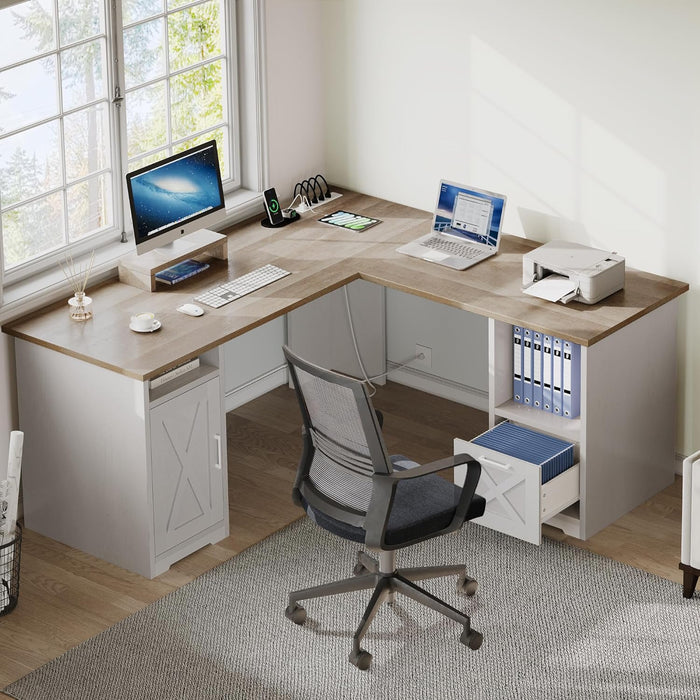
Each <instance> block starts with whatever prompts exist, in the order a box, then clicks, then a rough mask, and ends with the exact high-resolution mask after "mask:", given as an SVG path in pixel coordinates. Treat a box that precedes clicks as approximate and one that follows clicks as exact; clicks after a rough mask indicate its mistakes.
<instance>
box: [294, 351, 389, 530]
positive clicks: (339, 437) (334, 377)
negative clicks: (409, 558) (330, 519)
mask: <svg viewBox="0 0 700 700" xmlns="http://www.w3.org/2000/svg"><path fill="white" fill-rule="evenodd" d="M285 355H286V356H287V360H288V362H289V365H290V372H291V374H292V379H293V382H294V385H295V388H296V390H297V396H298V398H299V403H300V407H301V410H302V415H303V416H304V425H305V428H306V431H307V439H310V441H311V443H312V445H313V449H311V450H310V451H309V454H308V455H307V458H306V462H307V463H306V464H302V465H300V468H301V469H302V470H303V471H304V474H303V479H302V482H305V485H307V486H308V485H311V486H312V487H313V489H314V490H316V491H318V492H319V493H320V494H322V495H323V496H325V497H326V498H327V499H329V500H330V501H332V502H333V503H334V504H336V505H337V506H340V507H341V508H343V507H344V508H347V509H350V510H351V511H354V512H355V513H362V514H364V513H366V511H367V508H368V507H369V503H370V499H371V496H372V475H373V474H374V473H375V471H378V472H381V473H389V472H390V471H391V466H390V464H391V462H390V460H389V458H388V456H387V453H386V449H385V447H384V443H383V440H382V437H381V431H380V429H379V424H378V422H377V419H376V416H375V413H374V409H373V408H372V404H371V401H370V398H369V395H368V394H367V390H366V388H365V386H364V384H363V383H362V382H360V381H358V380H356V379H352V378H350V377H345V376H343V375H340V374H338V373H336V372H331V371H329V370H325V369H323V368H321V367H317V366H315V365H311V364H310V363H307V362H305V361H304V360H301V358H298V357H296V356H295V355H293V354H292V353H291V352H290V351H289V349H288V348H285ZM302 493H303V489H302ZM316 505H317V504H316ZM334 515H335V516H336V517H337V513H335V514H334Z"/></svg>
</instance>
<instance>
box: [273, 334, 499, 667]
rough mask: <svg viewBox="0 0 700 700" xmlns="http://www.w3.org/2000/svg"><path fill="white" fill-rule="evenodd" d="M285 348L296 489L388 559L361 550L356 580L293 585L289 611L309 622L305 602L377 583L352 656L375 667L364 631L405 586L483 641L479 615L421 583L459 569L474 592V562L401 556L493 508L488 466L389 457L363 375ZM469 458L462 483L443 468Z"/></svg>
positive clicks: (323, 515) (317, 518)
mask: <svg viewBox="0 0 700 700" xmlns="http://www.w3.org/2000/svg"><path fill="white" fill-rule="evenodd" d="M284 354H285V357H286V359H287V365H288V367H289V372H290V376H291V378H292V382H293V385H294V388H295V390H296V394H297V398H298V400H299V407H300V409H301V414H302V417H303V428H302V434H303V451H302V455H301V460H300V462H299V466H298V468H297V474H296V479H295V482H294V488H293V493H292V497H293V499H294V501H295V503H297V504H298V505H301V506H302V507H303V508H304V509H305V510H306V512H307V514H308V515H309V517H310V518H311V519H312V520H313V521H314V522H315V523H316V524H317V525H319V526H321V527H322V528H325V529H326V530H329V531H330V532H332V533H333V534H335V535H338V536H339V537H343V538H345V539H348V540H352V541H355V542H359V543H362V544H364V545H365V546H366V547H367V548H369V549H370V550H375V551H376V552H378V561H377V559H375V558H374V557H372V556H370V555H369V554H367V553H366V552H363V551H360V552H358V555H357V563H356V564H355V569H354V572H353V573H354V576H352V577H350V578H346V579H343V580H341V581H335V582H334V583H327V584H323V585H320V586H314V587H312V588H305V589H303V590H299V591H293V592H291V593H290V594H289V605H288V607H287V609H286V610H285V615H286V616H287V617H288V618H289V619H290V620H292V621H293V622H295V623H296V624H298V625H302V624H304V622H305V620H306V611H305V609H304V608H303V607H301V606H300V605H299V604H298V602H299V601H300V600H305V599H309V598H318V597H322V596H328V595H335V594H337V593H347V592H350V591H360V590H366V589H374V592H373V593H372V596H371V598H370V601H369V604H368V605H367V609H366V610H365V614H364V616H363V617H362V621H361V622H360V625H359V627H358V628H357V631H356V632H355V635H354V637H353V646H352V651H351V653H350V657H349V659H350V662H351V663H353V664H354V665H355V666H357V667H358V668H360V669H362V670H365V669H367V668H369V666H370V664H371V662H372V656H371V654H370V653H369V652H368V651H366V650H365V649H362V648H361V647H360V643H361V641H362V638H363V637H364V635H365V633H366V632H367V629H368V628H369V625H370V623H371V621H372V618H373V617H374V615H375V614H376V612H377V610H378V608H379V606H380V605H381V603H382V602H383V601H384V600H388V602H392V601H393V599H394V597H395V594H396V593H403V594H404V595H407V596H408V597H409V598H412V599H413V600H415V601H417V602H419V603H422V604H423V605H426V606H427V607H429V608H431V609H433V610H436V611H437V612H440V613H442V614H443V615H445V616H447V617H449V618H451V619H452V620H455V621H456V622H458V623H459V624H460V625H462V627H463V631H462V633H461V636H460V641H461V642H462V643H463V644H465V645H467V646H468V647H470V648H471V649H478V648H479V647H480V646H481V643H482V641H483V636H482V635H481V633H480V632H477V631H476V630H474V629H472V628H471V623H470V619H469V616H468V615H465V614H464V613H462V612H460V611H459V610H457V609H455V608H453V607H452V606H450V605H448V604H447V603H445V602H444V601H442V600H440V599H439V598H436V597H435V596H433V595H432V594H430V593H428V592H427V591H425V590H423V589H422V588H420V587H419V586H417V585H416V584H415V583H414V581H420V580H424V579H429V578H438V577H441V576H449V575H457V576H458V577H459V578H458V581H457V587H458V590H459V591H460V592H461V593H463V594H465V595H474V593H475V592H476V587H477V582H476V580H475V579H473V578H470V577H469V576H467V575H466V573H465V566H464V565H463V564H461V565H457V564H454V565H448V566H429V567H420V568H410V569H397V568H396V561H395V555H396V550H398V549H402V548H404V547H408V546H410V545H412V544H416V543H417V542H422V541H423V540H427V539H430V538H433V537H437V536H438V535H444V534H446V533H449V532H454V531H456V530H459V529H460V528H461V526H462V524H463V523H464V522H465V521H467V520H471V519H472V518H476V517H479V516H480V515H483V513H484V508H485V505H486V503H485V500H484V498H483V497H481V496H479V495H477V494H475V489H476V485H477V483H478V481H479V476H480V474H481V465H480V464H479V462H477V461H475V460H474V459H472V458H471V457H470V456H469V455H467V454H460V455H455V456H454V457H448V458H446V459H442V460H439V461H437V462H431V463H430V464H425V465H422V466H420V465H418V464H416V463H415V462H412V461H411V460H409V459H408V458H407V457H404V456H402V455H394V456H393V457H389V455H388V454H387V451H386V447H385V446H384V441H383V439H382V433H381V424H382V417H381V414H380V413H379V412H378V411H375V409H374V408H373V406H372V402H371V400H370V397H369V394H368V391H367V387H366V385H365V384H364V383H363V382H361V381H358V380H357V379H353V378H351V377H347V376H344V375H341V374H338V373H337V372H332V371H330V370H326V369H323V368H321V367H317V366H316V365H313V364H311V363H309V362H306V361H305V360H303V359H302V358H300V357H298V356H296V355H295V354H294V353H292V352H291V351H290V349H289V348H288V347H286V346H285V347H284ZM462 464H466V465H467V476H466V479H465V482H464V487H463V488H461V489H460V488H459V487H457V486H454V485H453V484H452V483H451V482H450V481H447V480H446V479H443V478H442V477H440V476H438V475H437V473H436V472H439V471H441V470H444V469H449V468H451V467H455V466H458V465H462Z"/></svg>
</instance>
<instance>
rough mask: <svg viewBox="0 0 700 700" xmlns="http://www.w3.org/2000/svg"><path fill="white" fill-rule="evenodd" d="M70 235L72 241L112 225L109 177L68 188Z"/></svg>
mask: <svg viewBox="0 0 700 700" xmlns="http://www.w3.org/2000/svg"><path fill="white" fill-rule="evenodd" d="M67 194H68V234H69V238H70V240H71V241H75V240H78V239H80V238H84V237H85V236H86V235H88V234H91V233H95V231H97V230H99V229H101V228H105V227H107V226H110V225H111V224H112V212H111V201H112V179H111V178H110V177H109V176H108V175H100V176H99V177H96V178H93V179H90V180H87V181H85V182H81V183H79V184H77V185H74V186H73V187H69V188H68V192H67Z"/></svg>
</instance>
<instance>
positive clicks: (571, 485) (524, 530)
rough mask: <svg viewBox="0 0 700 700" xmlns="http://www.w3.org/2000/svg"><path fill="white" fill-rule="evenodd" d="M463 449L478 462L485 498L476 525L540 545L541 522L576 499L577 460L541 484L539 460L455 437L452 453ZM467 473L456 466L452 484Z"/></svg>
mask: <svg viewBox="0 0 700 700" xmlns="http://www.w3.org/2000/svg"><path fill="white" fill-rule="evenodd" d="M464 452H466V453H467V454H469V455H471V456H472V457H473V458H474V459H475V460H476V461H477V462H480V463H481V479H480V480H479V485H478V486H477V488H476V491H477V493H478V494H479V495H481V496H483V497H484V498H485V499H486V512H485V513H484V515H483V516H481V517H480V518H474V520H473V521H472V522H475V523H478V524H479V525H485V526H486V527H490V528H491V529H493V530H498V531H499V532H503V533H505V534H507V535H512V536H513V537H517V538H519V539H521V540H526V541H527V542H532V543H533V544H537V545H539V544H540V542H541V541H542V527H541V525H542V523H543V522H545V521H547V520H549V519H550V518H552V517H554V516H555V515H556V514H557V513H560V512H561V511H562V510H564V509H565V508H567V507H568V506H570V505H571V504H572V503H575V502H576V501H578V499H579V465H578V464H574V466H573V467H569V468H568V469H567V470H566V471H564V472H562V473H561V474H559V475H558V476H555V477H554V478H553V479H550V480H549V481H548V482H547V483H545V484H543V483H542V474H541V469H540V465H538V464H532V463H531V462H526V461H524V460H522V459H518V458H517V457H511V456H510V455H507V454H503V453H502V452H498V451H497V450H494V449H491V448H489V447H483V446H482V445H477V444H475V443H473V442H469V441H468V440H462V439H460V438H455V441H454V454H461V453H464ZM466 473H467V468H466V466H463V467H457V468H456V469H455V475H454V480H455V484H457V485H458V486H462V485H463V484H464V478H465V476H466Z"/></svg>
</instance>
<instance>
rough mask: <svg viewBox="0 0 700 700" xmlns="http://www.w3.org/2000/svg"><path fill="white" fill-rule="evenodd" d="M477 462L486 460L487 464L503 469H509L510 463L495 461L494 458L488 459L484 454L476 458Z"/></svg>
mask: <svg viewBox="0 0 700 700" xmlns="http://www.w3.org/2000/svg"><path fill="white" fill-rule="evenodd" d="M476 461H477V462H486V463H487V464H490V465H491V466H493V467H496V469H503V470H504V471H510V470H511V468H512V467H511V465H510V464H503V463H502V462H496V460H494V459H490V458H489V457H487V456H486V455H481V456H480V457H477V458H476Z"/></svg>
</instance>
